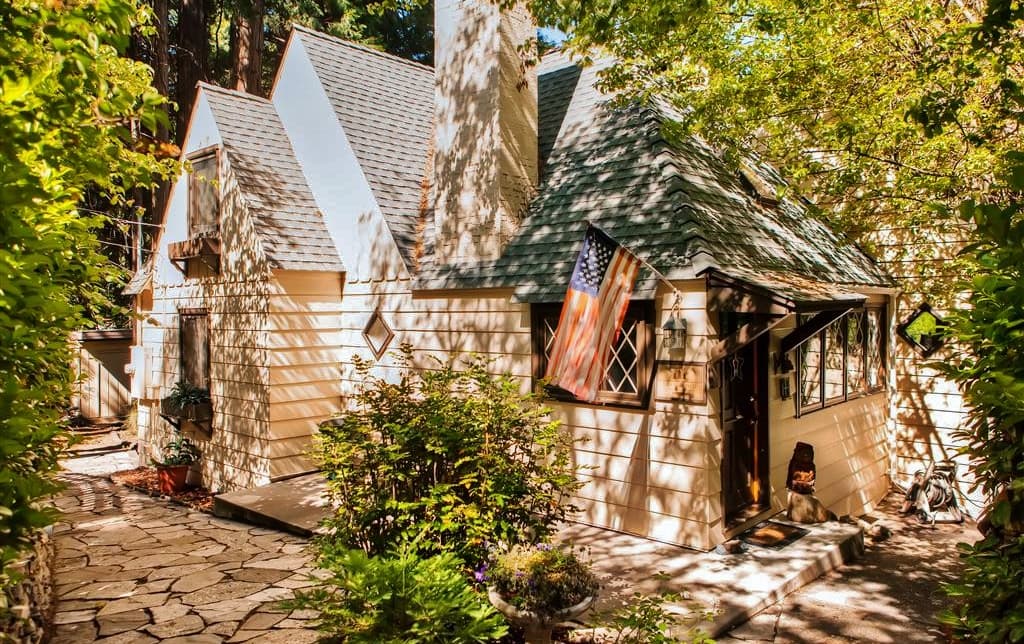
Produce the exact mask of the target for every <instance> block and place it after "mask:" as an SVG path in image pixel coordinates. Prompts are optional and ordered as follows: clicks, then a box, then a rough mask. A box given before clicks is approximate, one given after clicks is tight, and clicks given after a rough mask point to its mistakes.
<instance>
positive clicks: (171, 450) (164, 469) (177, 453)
mask: <svg viewBox="0 0 1024 644" xmlns="http://www.w3.org/2000/svg"><path fill="white" fill-rule="evenodd" d="M198 460H199V449H198V448H197V447H196V445H195V443H193V442H192V441H191V440H189V439H188V438H186V437H185V436H182V435H181V434H176V435H175V437H174V439H173V440H171V442H169V443H167V444H166V445H164V448H163V451H162V460H161V462H159V463H157V464H156V472H157V478H158V480H159V483H160V493H161V494H174V493H175V492H180V491H181V490H182V489H184V488H185V479H186V478H187V477H188V469H189V467H191V466H192V464H193V463H195V462H196V461H198Z"/></svg>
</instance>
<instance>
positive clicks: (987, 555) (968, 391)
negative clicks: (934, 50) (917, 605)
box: [939, 154, 1024, 642]
mask: <svg viewBox="0 0 1024 644" xmlns="http://www.w3.org/2000/svg"><path fill="white" fill-rule="evenodd" d="M1009 161H1010V163H1009V165H1010V167H1011V168H1015V169H1011V171H1010V172H1009V174H1008V178H1007V184H1008V186H1007V187H1008V188H1009V190H1007V191H1006V193H1005V194H1007V195H1017V196H1019V195H1021V194H1022V192H1024V154H1018V155H1013V156H1011V157H1010V159H1009ZM962 214H963V216H964V218H965V219H966V220H968V221H971V222H972V223H973V224H974V226H975V231H976V234H977V236H978V242H977V243H976V244H975V245H973V246H972V247H971V248H969V249H968V250H967V252H968V253H969V256H970V257H972V259H973V260H974V261H975V264H976V265H975V270H974V277H973V278H972V281H971V283H970V291H971V295H970V306H969V307H965V308H964V309H962V310H960V311H957V312H955V313H954V314H953V315H952V316H950V317H949V318H947V320H948V322H949V323H950V325H951V327H952V334H953V335H954V337H955V339H956V340H957V342H959V344H960V346H961V347H962V348H963V349H966V351H965V352H961V353H959V354H958V357H956V358H955V359H953V360H950V361H949V362H948V363H946V364H942V365H939V366H940V368H942V369H944V370H945V373H946V374H947V375H949V376H951V377H952V378H953V379H954V380H956V381H957V384H958V385H959V386H960V388H961V390H962V391H963V394H964V399H965V401H966V403H967V406H968V408H969V410H970V411H969V419H968V424H967V425H966V427H964V428H963V430H962V431H959V432H957V433H956V438H957V439H958V440H959V441H961V442H962V444H963V445H964V448H963V449H962V451H963V452H964V453H966V454H967V455H968V456H969V457H970V459H971V471H972V472H973V474H974V477H975V480H976V481H977V484H978V485H979V486H980V487H981V489H982V490H984V492H985V493H986V495H987V496H988V497H989V498H990V499H992V506H991V508H990V509H991V512H990V513H989V521H990V523H991V526H992V530H991V532H990V533H989V535H988V536H987V537H986V538H985V539H983V540H981V541H979V542H977V543H975V544H974V545H966V544H961V557H962V558H963V560H964V570H963V573H962V575H961V579H960V581H958V582H957V583H954V584H951V585H949V586H948V587H947V591H948V592H949V593H950V594H951V595H952V596H953V597H954V598H955V599H956V600H957V606H956V607H955V609H954V610H953V611H952V612H950V613H948V614H947V615H945V616H944V618H943V621H945V622H946V623H947V624H950V625H951V626H952V627H953V630H954V633H955V634H956V635H957V636H958V637H960V638H962V639H964V640H969V641H981V642H1021V641H1024V532H1022V529H1021V526H1024V244H1022V240H1024V214H1022V210H1021V202H1020V201H1019V200H1018V199H1016V198H1014V199H1010V202H1009V203H1008V204H1006V205H997V204H976V203H967V204H965V205H964V206H963V208H962Z"/></svg>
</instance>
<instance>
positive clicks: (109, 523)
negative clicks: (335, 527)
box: [53, 461, 320, 644]
mask: <svg viewBox="0 0 1024 644" xmlns="http://www.w3.org/2000/svg"><path fill="white" fill-rule="evenodd" d="M108 462H109V461H108ZM63 479H64V480H65V481H66V482H67V484H68V487H67V489H66V490H65V492H64V493H63V495H62V496H60V497H59V498H58V499H57V501H56V505H57V506H58V507H59V508H60V509H61V510H62V511H63V512H64V516H63V519H62V520H63V521H64V523H61V524H59V525H58V526H56V528H55V530H54V537H55V541H56V544H57V569H56V573H55V577H56V585H57V589H56V590H57V596H58V605H57V614H56V624H57V626H56V632H55V633H54V637H53V641H54V642H60V643H61V644H77V643H80V642H102V643H104V644H136V643H138V644H143V643H147V642H165V643H167V644H186V643H187V644H216V643H220V642H247V641H252V642H259V643H260V644H273V643H275V642H287V643H288V644H303V643H305V642H314V641H316V639H317V633H316V632H315V631H314V630H312V628H311V627H310V626H311V625H310V620H311V619H312V618H314V617H315V616H316V614H315V613H313V612H311V611H302V610H296V611H287V610H283V609H281V608H280V606H279V602H280V600H283V599H289V598H291V597H293V595H294V592H295V591H296V590H297V589H301V588H308V587H310V586H312V585H313V582H312V581H310V579H311V575H316V574H318V573H319V572H320V571H317V570H315V569H313V568H311V566H310V560H311V558H312V555H311V554H310V552H309V548H308V543H307V542H306V541H305V540H303V539H301V538H299V537H295V536H292V535H288V534H285V533H282V532H278V531H275V530H266V529H262V528H253V527H250V526H247V525H243V524H240V523H235V522H233V521H227V520H223V519H217V518H215V517H212V516H210V515H208V514H204V513H201V512H195V511H192V510H190V509H188V508H185V507H181V506H178V505H175V504H171V503H168V502H165V501H161V500H157V499H152V498H150V497H147V496H144V495H142V494H138V493H135V492H132V491H130V490H127V489H126V488H123V487H120V486H118V485H115V484H113V483H111V482H110V481H109V480H106V479H105V478H100V477H97V476H90V475H86V474H81V473H75V472H66V473H65V474H64V475H63Z"/></svg>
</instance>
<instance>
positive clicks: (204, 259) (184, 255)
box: [167, 235, 220, 275]
mask: <svg viewBox="0 0 1024 644" xmlns="http://www.w3.org/2000/svg"><path fill="white" fill-rule="evenodd" d="M167 258H168V259H169V260H171V263H172V264H174V265H175V266H176V267H177V268H178V270H180V271H181V272H182V273H184V274H185V275H189V274H190V273H191V272H193V271H190V263H193V262H196V263H201V264H204V265H206V266H208V267H209V268H210V269H211V270H213V272H215V273H216V272H219V271H220V235H206V236H204V237H194V238H192V239H186V240H184V241H179V242H173V243H171V244H168V245H167Z"/></svg>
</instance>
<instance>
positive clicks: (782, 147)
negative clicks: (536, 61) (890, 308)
mask: <svg viewBox="0 0 1024 644" xmlns="http://www.w3.org/2000/svg"><path fill="white" fill-rule="evenodd" d="M531 6H533V8H534V11H535V13H536V14H537V15H538V17H539V19H540V20H541V21H542V22H545V23H549V24H553V25H555V26H558V27H559V28H561V29H563V30H564V31H566V32H568V33H569V34H570V38H569V40H568V41H567V43H566V45H567V46H568V47H569V48H570V49H571V50H574V51H576V52H579V53H587V52H591V51H592V48H593V47H599V48H601V49H600V50H601V51H604V52H607V53H608V54H610V55H611V56H613V57H615V59H616V60H618V61H619V63H618V64H617V65H615V66H613V67H612V68H611V69H610V70H609V71H608V73H607V74H606V75H605V77H604V80H605V83H606V85H607V86H608V87H609V88H612V89H615V90H620V91H623V92H625V93H626V95H628V96H630V97H634V98H635V97H639V98H641V99H652V98H654V97H659V98H660V99H663V100H668V101H670V102H671V103H673V104H674V105H675V106H676V107H678V108H679V110H680V111H681V112H682V115H683V118H682V121H681V123H680V124H679V125H680V127H682V128H683V129H684V130H685V131H690V132H696V133H698V134H700V135H701V136H703V137H705V138H706V139H708V140H709V141H710V142H711V143H713V144H715V145H717V146H719V147H721V148H723V149H725V150H727V151H728V152H730V153H731V154H732V156H733V157H734V158H738V157H739V156H740V155H742V154H756V155H758V156H759V157H761V158H762V159H764V160H765V161H768V162H771V163H773V164H775V165H777V166H779V167H780V169H782V170H783V173H784V175H786V176H787V177H788V178H789V179H790V180H792V182H793V184H794V186H795V187H796V188H797V189H799V190H800V191H801V192H803V193H804V194H806V195H808V196H811V197H812V198H813V199H814V201H815V202H816V203H817V204H818V206H819V207H820V208H821V209H822V211H821V213H820V214H821V216H823V217H824V218H827V219H829V220H831V221H832V223H833V224H838V225H839V227H840V228H842V229H844V230H846V231H848V232H850V233H851V234H852V235H853V236H854V237H855V239H857V240H858V241H860V242H863V243H866V244H867V245H869V246H872V249H873V250H875V251H876V252H878V253H880V254H882V255H884V256H885V257H884V259H892V260H901V259H907V256H906V253H907V252H910V253H912V254H913V255H912V257H913V259H916V260H923V261H918V262H917V263H916V264H914V266H915V268H916V269H917V270H919V271H920V273H919V274H918V275H916V276H911V277H919V278H927V279H920V280H917V281H915V282H913V283H908V285H907V288H908V290H911V291H915V290H919V291H921V292H925V293H931V294H943V293H948V292H950V291H951V283H952V282H951V280H950V279H939V280H935V279H934V278H935V277H940V278H951V277H955V276H956V275H957V274H961V273H962V271H960V270H957V267H954V266H952V265H951V264H950V263H949V262H948V252H945V250H946V247H944V246H943V245H941V244H934V243H928V244H920V243H916V242H921V241H928V242H934V241H938V240H941V239H946V240H949V239H952V240H954V241H961V240H963V239H964V238H965V237H967V236H969V227H968V226H965V225H964V224H963V222H961V221H960V220H959V219H958V218H957V217H956V216H955V213H956V208H957V206H958V205H959V203H960V202H961V201H962V200H963V199H965V198H967V197H969V196H971V195H976V194H978V193H979V192H984V191H988V190H990V189H992V187H993V180H994V176H995V174H996V173H997V171H998V170H999V168H1001V167H1003V161H1002V159H1003V154H1004V153H1005V152H1006V151H1007V150H1009V149H1013V148H1014V147H1016V146H1018V145H1019V144H1020V142H1021V133H1020V128H1018V127H1016V121H1015V116H1014V115H1015V112H1016V110H1017V108H1018V101H1019V100H1020V93H1019V90H1018V86H1017V83H1018V81H1019V74H1020V66H1019V65H1020V62H1021V55H1022V52H1024V49H1022V47H1021V45H1020V43H1019V42H1017V43H1014V42H1010V40H1009V39H1006V40H1004V41H1003V43H1002V46H1001V48H1000V49H974V48H971V47H970V44H971V42H972V41H973V39H974V38H975V36H976V33H977V31H976V29H975V27H977V25H978V24H979V21H980V16H981V11H980V9H978V8H976V7H974V6H973V5H972V3H971V2H953V3H936V2H929V1H927V0H898V1H896V2H890V1H886V2H883V1H881V0H871V1H868V2H861V1H859V0H857V1H854V0H841V1H840V2H838V3H836V2H833V1H832V0H722V1H719V0H710V1H708V2H683V3H677V2H674V1H669V0H654V1H649V0H623V1H621V2H620V1H616V2H606V1H604V0H533V2H532V3H531ZM1018 40H1019V39H1018ZM880 230H884V231H885V232H886V233H889V234H892V235H895V236H896V237H897V241H898V242H910V245H902V244H899V245H893V244H892V243H891V242H889V244H887V245H884V246H883V245H881V244H873V243H874V242H877V241H878V238H877V235H876V234H875V233H877V232H878V231H880ZM944 257H945V258H946V259H947V261H942V260H943V258H944Z"/></svg>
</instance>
